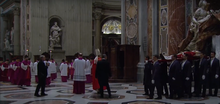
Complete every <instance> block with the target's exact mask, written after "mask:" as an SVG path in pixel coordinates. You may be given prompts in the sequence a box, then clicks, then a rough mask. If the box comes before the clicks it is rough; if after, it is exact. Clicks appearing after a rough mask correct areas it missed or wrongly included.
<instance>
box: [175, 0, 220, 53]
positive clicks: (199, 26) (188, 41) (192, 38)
mask: <svg viewBox="0 0 220 104" xmlns="http://www.w3.org/2000/svg"><path fill="white" fill-rule="evenodd" d="M208 6H209V3H207V2H206V0H200V2H199V8H198V9H197V10H196V11H195V13H194V16H193V17H192V21H191V23H190V26H189V31H188V34H187V37H186V38H185V39H184V40H183V41H182V42H181V43H180V44H179V46H178V51H179V52H181V51H184V50H187V51H202V50H203V49H204V45H205V41H206V39H207V38H209V37H211V36H213V35H216V34H219V33H220V31H219V29H218V27H219V26H220V21H219V20H218V19H217V18H218V17H216V16H215V15H213V10H210V11H208V10H207V8H208Z"/></svg>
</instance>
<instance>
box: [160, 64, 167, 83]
mask: <svg viewBox="0 0 220 104" xmlns="http://www.w3.org/2000/svg"><path fill="white" fill-rule="evenodd" d="M160 68H161V74H162V76H161V81H162V82H163V83H166V82H167V81H168V75H167V62H161V63H160Z"/></svg>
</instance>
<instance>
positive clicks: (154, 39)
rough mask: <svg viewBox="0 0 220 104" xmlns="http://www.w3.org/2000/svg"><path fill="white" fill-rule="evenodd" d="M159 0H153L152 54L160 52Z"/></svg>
mask: <svg viewBox="0 0 220 104" xmlns="http://www.w3.org/2000/svg"><path fill="white" fill-rule="evenodd" d="M158 3H159V2H158V0H153V18H152V22H153V24H152V26H153V27H152V29H153V31H152V48H153V50H152V54H153V55H158V54H159V28H158V24H159V23H158V18H159V17H158V11H159V10H158V9H159V8H158Z"/></svg>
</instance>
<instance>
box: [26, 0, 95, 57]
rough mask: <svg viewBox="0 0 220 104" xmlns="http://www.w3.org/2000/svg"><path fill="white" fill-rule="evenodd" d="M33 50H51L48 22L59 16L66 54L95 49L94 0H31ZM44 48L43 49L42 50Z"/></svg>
mask: <svg viewBox="0 0 220 104" xmlns="http://www.w3.org/2000/svg"><path fill="white" fill-rule="evenodd" d="M29 10H30V51H31V52H32V53H33V54H32V55H38V54H40V53H42V52H45V51H46V52H48V45H49V41H48V38H49V29H50V27H49V21H50V19H52V18H58V19H60V21H61V24H62V25H61V26H60V28H61V29H62V50H64V51H65V55H66V56H67V55H74V54H75V53H76V52H82V53H83V54H84V55H89V54H90V53H91V52H92V34H91V33H92V1H91V0H65V1H63V0H30V9H29ZM40 50H41V51H40Z"/></svg>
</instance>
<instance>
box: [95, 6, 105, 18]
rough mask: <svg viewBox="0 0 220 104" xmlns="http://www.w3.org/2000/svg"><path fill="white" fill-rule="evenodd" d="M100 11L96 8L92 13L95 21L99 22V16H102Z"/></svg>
mask: <svg viewBox="0 0 220 104" xmlns="http://www.w3.org/2000/svg"><path fill="white" fill-rule="evenodd" d="M102 14H103V13H102V9H100V8H96V9H95V11H94V16H95V19H96V20H100V19H101V16H102Z"/></svg>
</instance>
